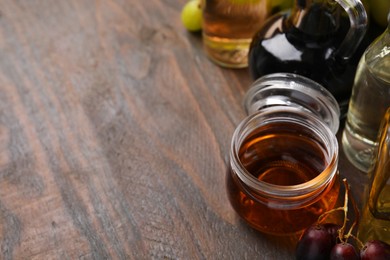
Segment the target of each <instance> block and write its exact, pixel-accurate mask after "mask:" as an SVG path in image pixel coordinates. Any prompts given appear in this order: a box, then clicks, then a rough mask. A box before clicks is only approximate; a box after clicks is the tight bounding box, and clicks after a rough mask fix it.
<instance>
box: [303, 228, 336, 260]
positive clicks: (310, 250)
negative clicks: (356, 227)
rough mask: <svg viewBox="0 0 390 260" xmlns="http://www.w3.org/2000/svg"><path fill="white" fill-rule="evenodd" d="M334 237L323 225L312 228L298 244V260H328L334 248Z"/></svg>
mask: <svg viewBox="0 0 390 260" xmlns="http://www.w3.org/2000/svg"><path fill="white" fill-rule="evenodd" d="M332 241H333V239H332V235H331V234H330V233H329V232H328V230H327V229H326V228H325V227H324V226H323V225H313V226H310V227H309V228H308V229H306V230H305V232H304V233H303V234H302V237H301V239H300V240H299V242H298V244H297V249H296V259H300V260H306V259H307V260H309V259H316V260H321V259H324V260H325V259H328V258H329V255H330V250H331V249H332V247H333V242H332Z"/></svg>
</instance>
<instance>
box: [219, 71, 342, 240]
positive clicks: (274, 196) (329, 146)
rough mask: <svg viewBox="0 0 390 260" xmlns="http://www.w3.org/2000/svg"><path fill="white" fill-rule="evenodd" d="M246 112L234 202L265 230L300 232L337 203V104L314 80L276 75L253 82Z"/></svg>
mask: <svg viewBox="0 0 390 260" xmlns="http://www.w3.org/2000/svg"><path fill="white" fill-rule="evenodd" d="M245 109H246V111H247V113H248V114H249V116H248V117H246V118H245V119H244V120H243V121H242V122H241V123H240V124H239V125H238V127H237V128H236V130H235V132H234V134H233V138H232V143H231V147H230V157H229V164H228V170H227V178H226V184H227V193H228V197H229V200H230V203H231V204H232V206H233V208H234V209H235V211H236V212H237V213H238V214H239V215H240V216H241V217H242V218H243V219H244V220H245V221H246V222H247V223H248V224H249V225H251V226H252V227H254V228H255V229H257V230H259V231H261V232H265V233H269V234H274V235H285V234H293V233H296V232H299V231H301V230H303V229H304V228H306V227H307V226H309V225H311V224H312V223H314V222H315V221H316V220H317V219H318V217H319V216H320V215H321V214H322V213H324V212H325V211H327V210H329V209H331V208H333V207H334V205H335V203H336V201H337V198H338V194H339V187H340V184H339V181H338V173H337V163H338V143H337V139H336V136H335V133H336V132H337V130H338V127H339V116H340V111H339V107H338V104H337V101H336V100H335V98H334V97H333V96H332V95H331V94H330V93H329V92H328V91H327V90H326V89H325V88H323V87H322V86H320V85H319V84H317V83H316V82H314V81H312V80H310V79H308V78H305V77H302V76H298V75H295V74H288V73H277V74H270V75H267V76H264V77H262V78H260V79H258V80H257V81H255V82H254V83H253V85H252V87H251V88H250V89H249V91H248V93H247V95H246V97H245Z"/></svg>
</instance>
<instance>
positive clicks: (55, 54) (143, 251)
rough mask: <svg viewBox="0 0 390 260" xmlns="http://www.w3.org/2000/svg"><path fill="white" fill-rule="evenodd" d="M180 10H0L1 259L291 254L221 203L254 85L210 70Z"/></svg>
mask: <svg viewBox="0 0 390 260" xmlns="http://www.w3.org/2000/svg"><path fill="white" fill-rule="evenodd" d="M185 2H186V1H185V0H164V1H161V0H144V1H136V0H100V1H92V0H89V1H88V0H67V1H44V0H32V1H27V0H25V1H16V0H15V1H0V148H1V150H0V248H1V251H0V258H1V259H78V258H81V259H255V258H257V259H290V258H293V253H292V250H293V244H294V243H285V242H284V239H276V238H270V237H268V236H265V235H262V234H260V233H259V232H256V231H254V230H253V229H251V228H249V227H248V226H247V225H246V224H245V223H244V222H243V221H241V220H240V219H239V218H238V216H237V215H236V213H235V212H234V211H233V209H232V208H231V206H230V204H229V202H228V200H227V196H226V193H225V182H224V179H225V159H226V156H227V154H228V149H229V145H230V140H231V135H232V133H233V130H234V128H235V127H236V125H237V124H238V123H239V122H240V121H241V120H242V119H243V118H244V117H245V114H244V110H243V108H242V104H241V102H242V98H243V95H244V93H245V91H246V90H247V89H248V87H249V85H250V83H251V79H250V77H249V74H248V71H247V70H245V69H244V70H228V69H223V68H220V67H218V66H216V65H215V64H214V63H212V62H210V61H209V60H208V58H207V57H206V56H205V54H204V52H203V50H202V42H201V36H200V35H199V34H191V33H188V32H186V30H185V29H184V28H183V27H182V25H181V22H180V15H179V14H180V11H181V8H182V6H183V5H184V3H185ZM340 172H341V175H342V176H347V177H348V178H349V179H350V182H351V184H352V185H355V187H356V189H355V187H354V192H355V193H356V194H360V193H362V187H363V185H364V183H365V181H366V179H365V177H364V176H363V175H361V174H360V173H358V171H357V170H356V169H354V168H353V167H352V166H351V165H350V164H349V163H348V162H347V161H346V160H345V159H344V157H343V155H341V161H340ZM362 180H363V181H362Z"/></svg>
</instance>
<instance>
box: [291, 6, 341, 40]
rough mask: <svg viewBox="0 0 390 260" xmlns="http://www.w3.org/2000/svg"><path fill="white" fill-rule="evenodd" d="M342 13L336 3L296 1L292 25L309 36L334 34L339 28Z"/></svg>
mask: <svg viewBox="0 0 390 260" xmlns="http://www.w3.org/2000/svg"><path fill="white" fill-rule="evenodd" d="M341 11H342V8H341V7H340V5H338V4H337V2H335V1H325V0H295V6H294V8H293V10H292V13H291V16H290V23H291V24H292V25H293V26H294V27H295V28H297V29H298V30H300V31H302V32H303V33H305V34H309V35H319V34H321V35H324V34H329V33H334V32H336V31H337V29H338V28H339V23H340V14H341Z"/></svg>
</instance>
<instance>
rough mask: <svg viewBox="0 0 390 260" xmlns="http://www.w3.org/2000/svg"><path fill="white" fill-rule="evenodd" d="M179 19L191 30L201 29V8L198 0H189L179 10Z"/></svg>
mask: <svg viewBox="0 0 390 260" xmlns="http://www.w3.org/2000/svg"><path fill="white" fill-rule="evenodd" d="M181 21H182V23H183V25H184V27H185V28H186V29H187V30H188V31H191V32H196V31H200V30H201V29H202V10H201V8H200V0H190V1H189V2H187V3H186V4H185V5H184V7H183V9H182V11H181Z"/></svg>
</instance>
